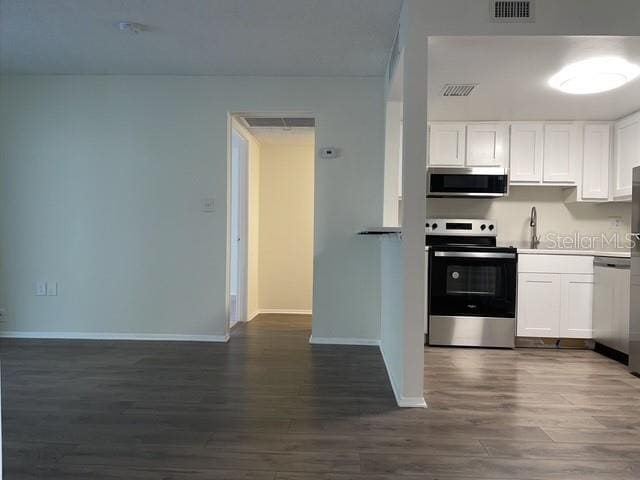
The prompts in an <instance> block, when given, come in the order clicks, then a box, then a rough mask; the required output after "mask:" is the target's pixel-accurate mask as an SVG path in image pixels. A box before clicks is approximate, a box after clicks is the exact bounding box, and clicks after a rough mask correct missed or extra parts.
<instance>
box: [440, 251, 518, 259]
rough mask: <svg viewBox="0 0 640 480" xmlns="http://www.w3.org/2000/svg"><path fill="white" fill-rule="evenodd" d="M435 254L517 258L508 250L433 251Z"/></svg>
mask: <svg viewBox="0 0 640 480" xmlns="http://www.w3.org/2000/svg"><path fill="white" fill-rule="evenodd" d="M433 255H434V256H435V257H447V258H516V254H515V253H506V252H433Z"/></svg>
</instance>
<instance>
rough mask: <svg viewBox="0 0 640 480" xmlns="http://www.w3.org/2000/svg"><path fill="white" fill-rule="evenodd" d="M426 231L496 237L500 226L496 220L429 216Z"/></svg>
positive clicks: (428, 232)
mask: <svg viewBox="0 0 640 480" xmlns="http://www.w3.org/2000/svg"><path fill="white" fill-rule="evenodd" d="M424 231H425V234H426V235H464V236H476V235H477V236H480V235H481V236H483V237H495V236H496V235H497V234H498V226H497V224H496V221H495V220H482V219H453V218H427V220H426V222H425V224H424Z"/></svg>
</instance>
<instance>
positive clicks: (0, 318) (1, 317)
mask: <svg viewBox="0 0 640 480" xmlns="http://www.w3.org/2000/svg"><path fill="white" fill-rule="evenodd" d="M6 321H7V311H6V310H5V309H4V308H0V323H2V322H6Z"/></svg>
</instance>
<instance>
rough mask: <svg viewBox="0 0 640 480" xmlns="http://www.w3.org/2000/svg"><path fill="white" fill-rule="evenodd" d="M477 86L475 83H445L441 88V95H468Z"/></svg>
mask: <svg viewBox="0 0 640 480" xmlns="http://www.w3.org/2000/svg"><path fill="white" fill-rule="evenodd" d="M477 86H478V84H476V83H447V84H446V85H445V86H444V88H443V89H442V96H443V97H468V96H469V95H471V92H473V90H474V89H475V88H476V87H477Z"/></svg>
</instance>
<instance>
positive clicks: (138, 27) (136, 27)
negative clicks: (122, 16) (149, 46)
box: [118, 22, 147, 33]
mask: <svg viewBox="0 0 640 480" xmlns="http://www.w3.org/2000/svg"><path fill="white" fill-rule="evenodd" d="M118 28H119V29H120V30H121V31H123V32H128V33H140V32H144V31H145V30H146V29H147V27H146V25H143V24H141V23H136V22H119V23H118Z"/></svg>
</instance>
